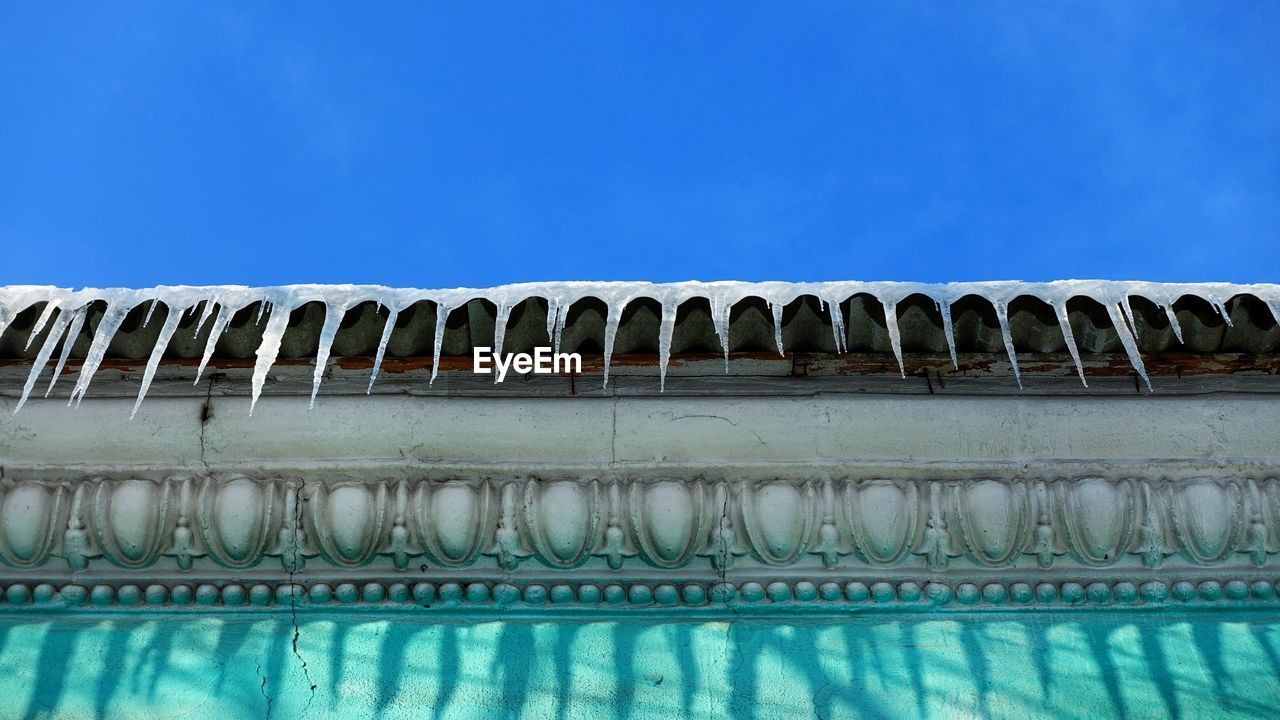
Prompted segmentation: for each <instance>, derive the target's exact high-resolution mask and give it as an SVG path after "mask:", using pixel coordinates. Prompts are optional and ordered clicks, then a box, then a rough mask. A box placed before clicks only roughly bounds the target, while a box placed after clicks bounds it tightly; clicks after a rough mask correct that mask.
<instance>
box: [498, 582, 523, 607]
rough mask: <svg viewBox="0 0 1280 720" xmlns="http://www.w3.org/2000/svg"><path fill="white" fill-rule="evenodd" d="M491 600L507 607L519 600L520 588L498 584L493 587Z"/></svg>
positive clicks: (507, 584) (508, 584)
mask: <svg viewBox="0 0 1280 720" xmlns="http://www.w3.org/2000/svg"><path fill="white" fill-rule="evenodd" d="M493 599H494V600H495V601H497V602H498V604H500V605H509V604H511V603H513V602H518V601H519V600H520V588H518V587H516V586H515V585H512V584H511V583H498V584H497V585H494V586H493Z"/></svg>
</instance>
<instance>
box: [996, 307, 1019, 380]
mask: <svg viewBox="0 0 1280 720" xmlns="http://www.w3.org/2000/svg"><path fill="white" fill-rule="evenodd" d="M992 304H993V305H994V306H995V308H996V319H997V320H999V321H1000V336H1001V337H1002V338H1004V350H1005V352H1006V353H1008V354H1009V363H1010V364H1011V365H1013V379H1014V380H1017V381H1018V389H1019V390H1021V389H1022V372H1021V371H1020V370H1018V356H1017V354H1016V353H1014V351H1013V333H1012V332H1010V331H1009V308H1008V306H1007V305H1005V304H1004V301H1003V300H997V301H995V302H994V303H992Z"/></svg>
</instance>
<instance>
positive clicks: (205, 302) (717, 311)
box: [0, 280, 1280, 417]
mask: <svg viewBox="0 0 1280 720" xmlns="http://www.w3.org/2000/svg"><path fill="white" fill-rule="evenodd" d="M860 293H865V294H869V295H871V296H873V297H875V298H876V299H877V300H878V301H879V302H880V303H881V304H882V305H883V306H884V313H885V326H886V330H887V331H888V335H889V342H890V345H891V346H892V348H893V354H894V356H895V357H896V358H897V361H898V370H899V373H900V374H902V375H903V377H905V369H904V367H903V362H902V347H901V342H900V339H899V334H898V315H897V305H898V303H900V302H901V301H902V300H904V299H905V298H907V297H908V296H911V295H916V294H920V295H924V296H926V297H929V298H931V299H932V300H933V302H934V303H935V305H936V306H937V308H938V310H939V312H940V313H941V315H942V323H943V332H944V334H945V335H946V338H947V346H948V348H949V350H950V353H951V361H952V363H953V364H956V365H957V367H958V364H957V363H956V348H955V339H954V336H953V334H952V330H951V305H952V304H953V303H954V302H956V301H957V300H959V299H960V298H962V297H964V296H966V295H978V296H980V297H983V298H985V299H986V300H988V301H989V302H990V303H991V304H992V306H993V307H994V308H995V312H996V318H997V319H998V321H999V323H1000V332H1001V335H1002V336H1003V338H1004V346H1005V350H1006V352H1007V353H1008V355H1009V361H1010V363H1011V364H1012V366H1013V372H1014V377H1015V379H1016V380H1017V383H1018V387H1020V388H1021V387H1022V375H1021V372H1020V371H1019V370H1018V360H1017V357H1016V355H1015V353H1014V348H1013V338H1012V335H1011V334H1010V331H1009V319H1008V307H1009V303H1010V302H1011V301H1012V300H1013V299H1014V298H1016V297H1019V296H1023V295H1026V296H1031V297H1036V298H1039V299H1040V300H1043V301H1044V302H1045V303H1047V304H1048V305H1049V306H1051V307H1052V308H1053V311H1054V314H1055V316H1056V317H1057V318H1058V324H1059V326H1060V327H1061V329H1062V334H1063V338H1064V339H1065V341H1066V345H1067V349H1068V350H1069V351H1070V352H1071V357H1072V359H1073V360H1074V362H1075V366H1076V371H1077V373H1078V374H1079V376H1080V381H1081V382H1082V383H1085V385H1086V386H1087V385H1088V383H1087V382H1085V378H1084V369H1083V367H1082V366H1081V362H1080V354H1079V350H1078V349H1077V347H1076V343H1075V338H1074V337H1073V335H1072V332H1071V324H1070V322H1069V321H1068V319H1067V301H1068V300H1069V299H1071V298H1073V297H1079V296H1083V297H1088V298H1091V299H1093V300H1095V301H1097V302H1098V303H1100V304H1101V305H1102V306H1103V307H1104V308H1106V311H1107V313H1108V315H1109V316H1110V318H1111V322H1112V324H1113V325H1114V326H1115V329H1116V332H1117V334H1118V335H1119V337H1120V342H1121V344H1122V345H1123V346H1124V350H1125V352H1126V354H1127V355H1128V357H1129V361H1130V363H1132V365H1133V368H1134V370H1135V371H1136V372H1137V373H1138V375H1140V376H1141V377H1142V379H1143V381H1144V382H1145V383H1146V385H1147V389H1148V390H1150V389H1151V381H1150V379H1149V378H1148V377H1147V373H1146V368H1145V367H1144V366H1143V363H1142V357H1141V356H1140V355H1139V353H1138V345H1137V341H1136V337H1135V332H1134V328H1135V327H1136V325H1135V324H1134V317H1133V308H1132V306H1131V303H1130V299H1131V298H1132V297H1135V296H1137V297H1143V298H1146V299H1148V300H1150V301H1152V302H1154V303H1156V304H1157V305H1159V306H1160V307H1162V308H1164V310H1165V312H1166V313H1167V314H1168V318H1169V323H1170V325H1171V326H1172V327H1173V331H1174V333H1175V335H1176V336H1177V338H1178V340H1179V341H1180V342H1181V340H1182V330H1181V328H1180V327H1179V324H1178V320H1177V317H1176V316H1175V315H1174V312H1173V304H1174V302H1175V301H1176V300H1177V299H1178V298H1180V297H1183V296H1187V295H1191V296H1196V297H1199V298H1202V299H1204V300H1205V301H1207V302H1209V303H1210V304H1211V305H1212V306H1213V307H1214V308H1216V309H1217V310H1218V312H1219V313H1221V314H1222V317H1223V318H1224V319H1225V320H1226V321H1227V323H1228V324H1230V322H1231V319H1230V318H1229V317H1228V316H1227V310H1226V302H1227V301H1228V300H1230V299H1231V298H1232V297H1234V296H1236V295H1241V294H1249V295H1253V296H1255V297H1258V298H1259V299H1261V300H1262V301H1263V302H1265V303H1266V304H1267V306H1268V307H1269V308H1270V309H1271V312H1272V314H1273V315H1274V316H1275V317H1276V320H1277V322H1280V285H1275V284H1256V285H1237V284H1230V283H1151V282H1129V281H1124V282H1121V281H1104V280H1063V281H1058V282H1050V283H1024V282H1014V281H999V282H975V283H948V284H945V285H942V284H924V283H899V282H852V281H850V282H820V283H786V282H761V283H743V282H683V283H669V284H652V283H637V282H560V283H522V284H516V285H503V286H499V287H494V288H489V289H464V288H459V289H453V290H416V289H397V288H388V287H382V286H374V285H287V286H280V287H268V288H250V287H244V286H210V287H191V286H161V287H156V288H151V289H146V290H130V289H108V290H99V289H84V290H75V291H73V290H68V289H62V288H55V287H48V286H10V287H0V334H2V333H3V332H4V330H5V328H6V327H7V326H8V324H9V323H10V322H11V321H12V319H13V317H14V316H15V315H16V314H17V313H18V312H20V311H22V310H23V309H25V308H28V307H31V306H33V305H35V304H38V303H44V307H43V309H42V310H41V313H40V316H39V318H37V320H36V323H35V326H34V327H33V328H32V331H31V334H30V336H29V337H28V344H29V343H30V342H31V341H32V339H34V338H35V337H36V336H37V335H39V334H40V333H41V331H43V330H44V328H45V326H46V325H48V324H49V323H50V322H52V326H51V327H50V329H49V333H48V335H47V336H46V337H45V341H44V343H43V345H42V346H41V348H40V351H39V353H38V354H37V356H36V359H35V362H34V363H33V364H32V368H31V373H30V375H29V377H28V378H27V382H26V384H25V386H24V387H23V389H22V397H21V399H20V400H19V401H18V404H17V406H16V407H15V408H14V412H15V413H16V412H17V411H18V410H20V409H21V408H22V406H23V405H24V404H26V402H27V399H28V398H29V397H30V394H31V392H32V390H33V389H34V388H35V385H36V382H37V381H38V380H39V377H40V375H41V374H42V373H43V371H44V368H45V367H46V366H47V365H48V363H49V361H50V359H51V357H52V354H53V352H54V350H55V349H57V347H58V345H59V343H61V345H62V349H61V352H60V354H59V357H58V359H57V363H56V365H55V367H54V370H53V377H52V379H51V380H50V382H49V385H48V388H47V389H46V390H45V393H44V394H45V396H46V397H48V395H49V392H50V391H51V390H52V389H53V386H54V383H56V382H57V380H58V377H59V375H60V374H61V373H62V370H63V368H64V366H65V365H66V363H67V358H68V356H69V354H70V352H71V346H72V344H73V343H72V341H73V340H74V338H76V337H77V336H78V335H79V333H80V331H81V329H82V328H83V326H84V322H85V317H86V315H87V314H88V310H89V306H90V305H91V304H92V303H94V302H97V301H102V302H104V303H105V304H106V310H105V313H104V314H103V316H102V318H101V320H100V321H99V322H98V325H97V328H96V330H95V331H94V334H93V341H92V343H91V344H90V347H89V351H88V353H87V354H86V355H85V359H84V363H83V365H82V366H81V370H80V373H79V376H78V378H77V379H76V384H75V387H74V388H73V389H72V391H71V397H70V399H69V400H68V405H71V404H73V403H74V404H75V405H77V406H78V405H79V403H80V401H81V400H82V399H83V398H84V395H85V393H86V392H87V391H88V389H89V382H90V381H91V380H92V379H93V375H94V373H95V372H96V371H97V369H98V366H99V365H100V364H101V363H102V360H103V357H104V356H105V355H106V351H107V347H108V346H109V345H110V343H111V339H112V337H113V336H114V335H115V333H116V331H117V330H119V328H120V325H121V323H122V322H123V321H124V319H125V317H126V316H127V315H128V313H129V311H130V310H132V309H133V308H135V307H137V306H138V305H140V304H143V303H150V305H149V307H148V310H147V316H146V321H145V322H144V324H145V323H146V322H150V320H151V314H152V313H153V312H154V311H155V308H156V306H157V304H159V303H164V305H165V306H166V307H167V308H169V312H168V315H167V316H166V318H165V321H164V325H163V327H161V329H160V332H159V336H158V338H157V339H156V344H155V347H154V348H153V349H152V352H151V356H150V358H149V359H148V361H147V366H146V370H145V372H144V373H143V377H142V387H141V389H140V390H139V391H138V398H137V401H136V402H135V403H134V407H133V413H132V414H131V415H130V417H132V416H133V415H135V414H137V411H138V407H139V406H140V405H141V404H142V399H143V398H144V397H145V396H146V394H147V389H148V388H149V387H150V386H151V381H152V379H153V378H154V376H155V371H156V368H157V366H158V365H159V364H160V360H161V358H162V357H163V356H164V352H165V348H166V347H168V344H169V341H170V339H171V338H172V337H173V334H174V333H175V332H176V331H177V329H178V325H179V324H180V322H181V320H182V318H183V317H184V316H185V315H186V314H187V313H191V312H196V311H197V310H199V312H200V317H199V320H198V322H197V323H196V325H195V333H196V334H197V335H198V334H199V333H200V331H201V330H202V329H203V328H204V327H205V326H206V325H207V324H208V323H210V322H212V323H213V327H212V329H211V331H210V333H209V337H208V340H207V342H206V343H205V348H204V354H203V356H202V357H201V359H200V365H199V368H198V369H197V371H196V382H199V381H200V376H201V375H202V374H203V372H204V369H205V367H206V366H207V365H208V363H209V359H210V357H211V356H212V355H213V350H214V347H215V345H216V344H217V341H218V338H220V337H221V336H222V333H223V331H224V330H226V328H227V324H228V323H229V322H230V320H231V318H232V316H233V315H235V313H236V312H238V311H239V310H241V309H243V308H245V307H248V306H250V305H252V304H254V303H259V302H260V303H262V304H261V306H260V308H259V316H258V321H259V322H261V320H262V313H263V311H264V310H266V308H267V307H268V306H270V309H271V311H270V313H269V315H268V316H267V325H266V328H265V329H264V331H263V333H262V343H261V345H259V347H258V349H257V353H256V354H257V359H256V361H255V364H254V369H253V395H252V399H251V400H250V403H249V414H250V415H252V414H253V408H254V406H256V404H257V401H258V397H259V395H260V394H261V392H262V387H263V385H264V384H265V382H266V378H267V372H268V371H269V370H270V369H271V366H272V365H273V364H274V363H275V361H276V356H277V354H278V353H279V351H280V341H281V338H282V337H283V336H284V333H285V330H286V329H287V328H288V322H289V315H290V313H291V312H292V311H293V310H294V309H296V308H298V307H300V306H302V305H304V304H306V303H309V302H319V303H322V304H323V305H324V306H325V319H324V325H323V327H322V329H321V331H320V344H319V349H318V350H317V352H316V360H315V373H314V377H313V381H312V388H311V404H312V406H314V404H315V398H316V393H317V391H318V390H319V388H320V382H321V380H322V379H323V376H324V372H325V369H326V366H327V362H328V359H329V351H330V347H331V345H332V343H333V338H334V336H335V335H336V334H337V331H338V326H339V323H340V321H341V320H342V317H343V315H344V314H345V313H346V312H347V311H348V310H350V309H351V308H353V307H355V306H356V305H359V304H360V303H364V302H375V303H378V304H379V305H380V306H381V307H385V308H387V310H388V312H389V315H388V317H387V321H386V324H385V326H384V328H383V331H382V337H381V340H380V341H379V343H378V351H377V355H376V356H375V358H374V362H373V371H372V373H371V375H370V378H369V389H370V390H372V388H373V383H374V381H375V380H376V379H377V377H378V369H379V367H380V366H381V364H382V358H383V354H384V353H385V351H386V347H387V341H388V340H389V339H390V337H391V333H392V331H393V329H394V328H395V325H396V318H397V315H398V314H399V313H400V312H401V311H402V310H404V309H405V308H407V307H409V306H410V305H413V304H414V303H417V302H420V301H424V300H426V301H430V302H432V303H435V304H436V306H437V308H438V311H437V313H436V327H435V346H434V349H433V356H432V364H431V380H432V381H433V382H434V380H435V378H436V373H437V371H438V369H439V364H440V346H441V342H442V340H443V337H444V327H445V321H446V320H447V318H448V316H449V313H450V312H451V311H452V310H454V309H457V308H459V307H462V306H463V305H465V304H466V303H467V302H468V301H470V300H473V299H483V300H488V301H490V302H492V303H493V304H494V305H495V306H496V307H497V318H496V323H495V326H494V339H493V345H494V347H493V351H494V354H495V355H497V354H499V353H501V352H502V341H503V336H504V334H505V333H506V326H507V320H508V317H509V316H510V313H511V310H512V308H514V307H515V306H517V305H519V304H520V303H521V302H523V301H525V300H526V299H528V298H543V299H545V300H546V302H547V334H548V337H550V338H552V341H553V344H554V346H555V350H556V351H557V352H558V351H559V348H560V335H561V332H562V331H563V329H564V324H565V315H566V313H567V311H568V309H569V307H570V306H572V305H573V304H574V303H575V302H577V301H579V300H582V299H584V298H596V299H599V300H601V301H603V302H604V303H605V304H606V305H607V306H608V317H607V319H606V325H605V337H604V384H605V387H608V384H609V362H610V358H611V356H612V354H613V342H614V337H615V335H616V334H617V330H618V323H619V321H620V320H621V317H622V313H623V310H624V309H625V308H626V306H627V304H628V303H630V302H631V301H633V300H635V299H637V298H652V299H653V300H656V301H657V302H658V303H660V304H661V306H662V320H661V326H660V330H659V341H658V353H659V360H658V364H659V373H660V384H661V386H662V387H665V385H666V371H667V364H668V361H669V360H670V355H671V335H672V332H673V330H674V328H675V321H676V310H677V308H678V307H679V306H680V304H681V303H684V302H685V301H687V300H690V299H694V298H705V299H706V300H707V301H708V302H709V303H710V305H711V316H712V321H713V322H714V324H715V330H716V335H717V336H718V337H719V339H720V344H721V346H722V347H723V348H724V354H725V368H726V370H727V369H728V356H729V313H730V310H731V309H732V308H733V306H734V305H735V304H737V303H738V302H740V301H742V300H744V299H746V298H749V297H758V298H762V299H764V300H765V301H766V302H767V303H768V305H769V308H770V310H771V311H772V314H773V326H774V338H775V341H776V342H777V345H778V352H779V353H780V354H782V353H784V348H783V345H782V309H783V307H784V306H786V305H787V304H789V303H791V302H792V301H794V300H795V299H796V298H799V297H800V296H802V295H811V296H814V297H816V298H818V299H819V300H820V301H821V302H822V303H823V305H824V306H825V307H826V308H829V310H830V313H831V330H832V333H833V336H834V340H835V347H836V351H837V352H844V351H845V350H846V349H847V347H846V342H845V332H844V317H843V314H842V312H841V309H840V304H841V303H842V302H844V300H846V299H848V298H849V297H852V296H854V295H857V294H860ZM215 309H216V314H215ZM55 311H56V313H57V314H56V317H55V315H54V313H55ZM64 337H65V338H67V339H68V341H67V342H61V341H62V339H63V338H64Z"/></svg>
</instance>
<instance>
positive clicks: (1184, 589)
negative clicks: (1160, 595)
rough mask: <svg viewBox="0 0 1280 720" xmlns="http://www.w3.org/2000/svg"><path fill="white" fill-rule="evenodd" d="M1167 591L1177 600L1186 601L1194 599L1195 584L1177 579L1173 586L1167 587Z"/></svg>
mask: <svg viewBox="0 0 1280 720" xmlns="http://www.w3.org/2000/svg"><path fill="white" fill-rule="evenodd" d="M1169 592H1170V594H1171V595H1173V596H1174V597H1175V598H1177V599H1178V600H1181V601H1183V602H1187V601H1189V600H1193V599H1195V596H1196V586H1195V585H1192V584H1191V583H1190V582H1187V581H1186V580H1179V581H1178V582H1176V583H1174V584H1173V587H1171V588H1169Z"/></svg>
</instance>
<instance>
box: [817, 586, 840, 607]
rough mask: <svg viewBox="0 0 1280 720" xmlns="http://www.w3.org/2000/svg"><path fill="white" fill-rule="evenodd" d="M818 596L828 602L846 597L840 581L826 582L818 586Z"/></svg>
mask: <svg viewBox="0 0 1280 720" xmlns="http://www.w3.org/2000/svg"><path fill="white" fill-rule="evenodd" d="M818 596H819V597H821V598H822V599H823V600H826V601H827V602H835V601H836V600H839V599H840V598H842V597H844V593H842V592H841V591H840V585H839V583H833V582H825V583H822V584H821V585H819V586H818Z"/></svg>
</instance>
